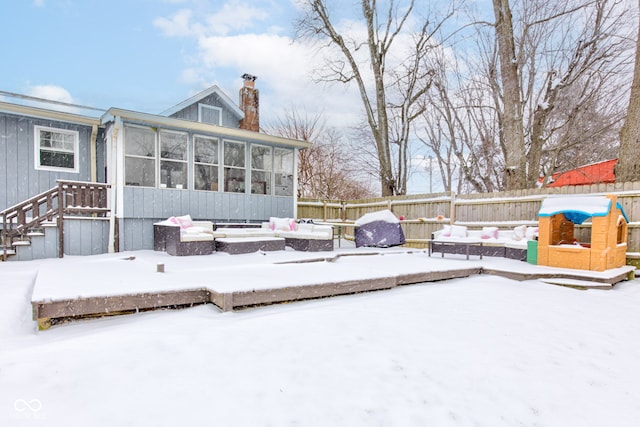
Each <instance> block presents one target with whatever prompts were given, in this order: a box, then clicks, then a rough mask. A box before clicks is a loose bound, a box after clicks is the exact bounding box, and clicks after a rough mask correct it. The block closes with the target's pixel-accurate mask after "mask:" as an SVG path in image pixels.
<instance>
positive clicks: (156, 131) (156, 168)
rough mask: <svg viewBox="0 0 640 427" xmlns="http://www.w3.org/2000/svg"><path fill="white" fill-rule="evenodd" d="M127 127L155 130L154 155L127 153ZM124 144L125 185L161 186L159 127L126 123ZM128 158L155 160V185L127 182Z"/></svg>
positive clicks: (136, 186)
mask: <svg viewBox="0 0 640 427" xmlns="http://www.w3.org/2000/svg"><path fill="white" fill-rule="evenodd" d="M127 128H138V129H145V130H151V132H153V148H154V151H153V156H141V155H137V154H127V147H126V144H127ZM124 144H125V149H124V153H123V155H124V169H125V171H124V181H125V185H126V186H127V187H134V188H159V183H160V176H159V175H160V164H159V162H158V157H159V156H160V153H158V129H156V128H153V127H151V126H143V125H137V124H131V123H126V124H125V125H124ZM127 158H132V159H143V160H153V170H154V183H153V186H146V185H140V186H138V185H130V184H126V182H127V172H126V164H127Z"/></svg>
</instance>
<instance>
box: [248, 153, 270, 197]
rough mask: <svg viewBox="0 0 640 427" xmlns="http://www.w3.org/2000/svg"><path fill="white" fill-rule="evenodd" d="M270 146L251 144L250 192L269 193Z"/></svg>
mask: <svg viewBox="0 0 640 427" xmlns="http://www.w3.org/2000/svg"><path fill="white" fill-rule="evenodd" d="M272 164H273V160H272V157H271V147H265V146H264V145H252V146H251V193H252V194H271V170H272V169H273V168H272Z"/></svg>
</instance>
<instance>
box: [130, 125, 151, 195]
mask: <svg viewBox="0 0 640 427" xmlns="http://www.w3.org/2000/svg"><path fill="white" fill-rule="evenodd" d="M124 137H125V144H124V157H125V159H124V173H125V183H126V185H133V186H140V187H155V186H156V133H155V131H154V130H153V129H152V128H149V127H142V126H132V125H125V127H124Z"/></svg>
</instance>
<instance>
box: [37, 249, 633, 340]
mask: <svg viewBox="0 0 640 427" xmlns="http://www.w3.org/2000/svg"><path fill="white" fill-rule="evenodd" d="M356 255H357V256H356ZM409 255H412V256H411V257H410V256H409ZM214 256H215V255H214ZM257 256H259V255H257ZM315 256H317V255H315ZM364 256H366V258H368V259H366V260H365V259H364V258H365V257H364ZM371 257H378V259H376V260H372V259H371ZM193 258H198V259H199V260H201V259H203V258H206V256H205V257H193ZM358 260H360V262H358ZM372 261H373V262H372ZM399 261H402V262H399ZM409 261H410V262H409ZM120 262H121V263H124V262H125V261H120ZM485 262H486V259H485ZM485 262H483V263H482V264H481V263H480V262H473V261H465V260H463V259H459V260H457V261H453V262H452V261H448V262H445V261H436V262H434V261H433V260H432V259H430V258H428V257H427V255H426V253H425V252H424V251H415V250H414V251H407V252H406V255H405V256H401V255H400V256H399V257H396V258H395V259H394V258H393V257H391V256H388V255H387V256H386V257H385V256H382V255H380V254H379V253H376V252H365V253H362V252H361V253H351V254H337V255H336V254H331V256H329V257H316V258H313V257H307V258H302V259H296V260H293V261H281V262H276V263H272V264H263V265H244V266H239V268H238V271H237V273H233V274H234V276H233V280H229V279H227V280H226V282H225V281H224V280H220V279H216V274H215V273H210V272H203V273H202V274H197V275H194V271H188V270H185V271H183V273H182V274H178V273H172V274H163V273H157V272H156V271H157V270H155V265H153V267H154V270H153V271H154V272H153V273H151V268H150V266H149V265H145V264H143V263H142V262H140V263H138V265H137V266H142V267H144V268H145V269H148V270H149V271H150V273H149V274H150V275H151V274H155V276H153V280H154V281H157V282H158V290H155V291H149V290H145V291H140V292H138V291H136V290H135V287H133V286H132V289H131V291H130V292H121V293H120V294H117V295H111V294H100V288H99V286H98V287H97V289H96V290H95V291H93V293H89V294H88V295H84V296H77V295H78V294H77V292H76V293H74V292H73V291H69V296H65V295H64V293H61V294H60V293H56V292H54V293H53V294H51V295H49V294H47V292H46V291H43V292H38V293H36V292H35V290H34V298H32V309H33V319H34V320H36V321H37V322H38V326H39V328H40V329H47V328H49V327H50V326H52V325H56V324H59V323H64V322H66V321H69V320H74V319H82V318H92V317H100V316H112V315H120V314H129V313H136V312H141V311H149V310H158V309H171V308H182V307H190V306H194V305H199V304H208V303H211V304H214V305H215V306H217V307H218V308H219V309H220V310H222V311H232V310H238V309H243V308H247V307H255V306H261V305H268V304H277V303H285V302H293V301H301V300H310V299H317V298H326V297H333V296H338V295H349V294H356V293H362V292H371V291H379V290H387V289H393V288H394V287H397V286H404V285H411V284H417V283H428V282H435V281H442V280H448V279H454V278H462V277H469V276H472V275H476V274H495V275H499V276H503V277H507V278H510V279H515V280H534V279H540V278H546V279H555V280H556V281H558V279H568V280H574V281H581V283H582V284H583V285H584V283H585V282H586V283H589V281H591V282H593V284H594V287H603V288H606V287H611V286H612V285H613V284H615V283H618V282H620V281H622V280H627V279H630V278H633V270H634V267H625V268H621V269H616V271H611V272H605V273H601V274H600V275H595V276H594V275H593V272H581V271H575V272H568V273H567V271H565V270H560V271H555V272H550V271H549V268H548V267H545V268H536V266H529V265H526V263H522V262H520V261H513V260H508V261H505V262H504V263H503V264H501V263H500V262H498V263H497V264H495V265H494V264H491V263H489V264H491V265H489V266H485V265H484V264H485ZM510 262H511V263H514V262H515V263H520V265H519V266H520V267H523V266H525V265H526V268H523V271H516V270H514V268H513V264H510ZM147 264H148V263H147ZM122 265H123V266H125V265H126V267H131V266H133V265H135V263H133V262H128V264H122ZM372 266H373V267H372ZM142 267H141V268H142ZM163 267H164V265H163ZM105 268H107V269H110V271H111V270H113V268H112V267H111V266H110V265H107V266H106V267H105ZM123 268H124V267H123ZM171 268H172V267H169V270H170V271H171ZM125 270H126V268H125ZM372 270H373V271H372ZM617 270H619V271H617ZM197 272H198V271H197V270H196V271H195V273H197ZM585 273H590V274H585ZM126 274H129V275H130V276H129V277H134V275H131V272H130V271H129V272H128V273H127V271H124V272H123V276H126ZM226 274H228V272H227V273H226ZM50 276H52V275H51V274H39V275H38V279H37V280H36V284H35V288H37V287H38V286H39V283H38V281H39V280H43V281H44V280H47V277H50ZM303 276H304V277H303ZM96 277H99V275H96V274H94V275H93V277H91V279H89V278H85V280H87V281H88V282H90V281H93V282H95V280H96ZM196 277H197V279H195V278H196ZM219 277H221V276H219ZM226 277H228V276H226ZM292 277H295V278H296V280H293V281H292V279H291V278H292ZM203 278H206V279H207V280H208V283H206V284H202V285H198V286H192V287H188V286H189V283H193V282H194V281H202V280H204V279H203ZM256 278H259V280H256ZM79 280H82V278H79ZM110 280H113V277H111V278H110ZM256 282H260V286H254V285H253V284H254V283H256ZM551 282H552V281H551ZM154 283H155V282H154ZM179 283H180V284H181V285H180V286H178V284H179ZM557 284H562V283H557ZM598 284H600V285H602V286H598ZM47 286H49V287H51V285H50V284H47V285H46V286H45V285H44V284H43V287H45V288H46V287H47Z"/></svg>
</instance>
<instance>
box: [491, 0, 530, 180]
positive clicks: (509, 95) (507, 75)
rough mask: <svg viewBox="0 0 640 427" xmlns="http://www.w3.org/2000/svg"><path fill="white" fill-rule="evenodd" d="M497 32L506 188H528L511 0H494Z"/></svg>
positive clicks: (520, 89)
mask: <svg viewBox="0 0 640 427" xmlns="http://www.w3.org/2000/svg"><path fill="white" fill-rule="evenodd" d="M493 12H494V14H495V17H496V22H495V32H496V39H497V43H498V57H499V58H500V81H501V83H502V108H503V114H502V117H503V120H502V132H503V137H502V140H503V142H504V157H505V173H506V177H505V178H506V179H505V183H506V189H507V190H512V189H517V188H524V187H525V186H526V160H525V147H524V130H523V125H522V113H523V112H522V99H521V93H522V92H521V91H522V88H521V86H520V79H519V76H518V61H517V59H516V47H515V37H514V32H513V22H512V16H511V6H510V5H509V0H493Z"/></svg>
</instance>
